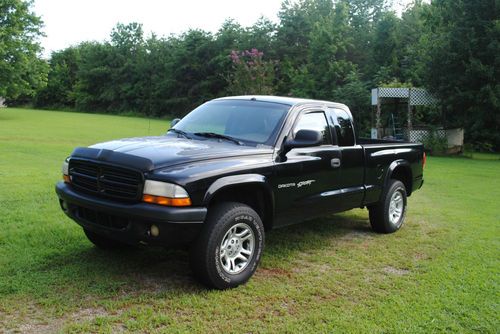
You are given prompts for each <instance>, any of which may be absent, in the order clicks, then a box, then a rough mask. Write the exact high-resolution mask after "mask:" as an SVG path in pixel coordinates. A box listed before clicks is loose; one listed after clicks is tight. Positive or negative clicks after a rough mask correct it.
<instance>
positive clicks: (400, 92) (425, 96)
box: [372, 87, 437, 138]
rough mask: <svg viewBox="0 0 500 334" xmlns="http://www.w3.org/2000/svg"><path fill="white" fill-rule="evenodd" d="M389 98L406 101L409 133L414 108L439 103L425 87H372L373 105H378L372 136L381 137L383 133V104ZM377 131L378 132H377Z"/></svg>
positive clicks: (411, 127)
mask: <svg viewBox="0 0 500 334" xmlns="http://www.w3.org/2000/svg"><path fill="white" fill-rule="evenodd" d="M387 99H400V100H402V101H406V103H407V105H408V114H407V119H406V122H407V129H408V133H410V132H411V131H412V130H413V122H412V118H413V115H412V114H413V108H414V107H415V106H427V105H434V104H436V103H437V99H436V98H434V97H433V96H432V95H431V94H430V93H429V92H427V90H425V89H423V88H405V87H397V88H388V87H378V88H373V89H372V106H377V108H376V111H375V128H374V129H372V137H375V138H379V137H381V134H382V124H381V120H380V114H381V112H382V104H383V103H384V100H387ZM375 131H376V132H375Z"/></svg>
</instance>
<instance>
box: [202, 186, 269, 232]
mask: <svg viewBox="0 0 500 334" xmlns="http://www.w3.org/2000/svg"><path fill="white" fill-rule="evenodd" d="M222 202H239V203H243V204H246V205H248V206H249V207H251V208H252V209H254V210H255V212H257V214H258V215H259V216H260V219H261V220H262V223H263V224H264V228H265V230H269V229H271V227H272V224H273V202H272V198H271V195H270V194H269V192H268V191H266V189H265V188H264V187H263V186H261V185H258V184H245V185H235V186H228V187H224V188H223V189H221V190H219V191H217V192H216V193H215V194H214V196H213V197H212V198H211V199H210V201H209V203H208V210H209V211H210V208H211V207H213V206H214V205H217V204H218V203H222Z"/></svg>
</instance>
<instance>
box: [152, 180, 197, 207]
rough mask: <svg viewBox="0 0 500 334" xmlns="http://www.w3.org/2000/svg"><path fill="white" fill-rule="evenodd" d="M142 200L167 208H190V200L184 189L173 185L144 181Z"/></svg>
mask: <svg viewBox="0 0 500 334" xmlns="http://www.w3.org/2000/svg"><path fill="white" fill-rule="evenodd" d="M142 200H143V201H144V202H147V203H155V204H160V205H167V206H190V205H191V199H190V198H189V195H188V193H187V192H186V190H184V188H182V187H181V186H178V185H176V184H173V183H167V182H160V181H153V180H146V182H144V191H143V196H142Z"/></svg>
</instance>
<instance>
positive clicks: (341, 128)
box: [331, 109, 354, 146]
mask: <svg viewBox="0 0 500 334" xmlns="http://www.w3.org/2000/svg"><path fill="white" fill-rule="evenodd" d="M333 111H334V113H331V115H335V116H334V117H337V121H336V122H335V133H336V134H337V141H338V144H339V146H353V145H354V129H353V127H352V122H351V118H350V117H349V115H348V114H347V113H346V112H345V111H344V110H342V109H333Z"/></svg>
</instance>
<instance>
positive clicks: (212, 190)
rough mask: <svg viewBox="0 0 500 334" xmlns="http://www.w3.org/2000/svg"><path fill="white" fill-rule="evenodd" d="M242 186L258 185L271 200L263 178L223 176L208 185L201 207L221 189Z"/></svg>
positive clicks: (252, 175) (245, 175) (247, 175)
mask: <svg viewBox="0 0 500 334" xmlns="http://www.w3.org/2000/svg"><path fill="white" fill-rule="evenodd" d="M243 184H260V185H262V186H263V187H264V188H265V189H266V190H267V191H268V192H270V195H271V198H272V192H271V190H270V189H269V186H268V184H267V182H266V177H265V176H263V175H260V174H239V175H230V176H224V177H221V178H220V179H217V180H216V181H214V182H213V183H212V184H211V185H210V187H208V190H207V191H206V193H205V196H204V198H203V205H208V203H209V202H210V200H211V199H212V197H213V196H214V195H215V194H216V193H217V192H218V191H220V190H221V189H224V188H227V187H232V186H235V185H243Z"/></svg>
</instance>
